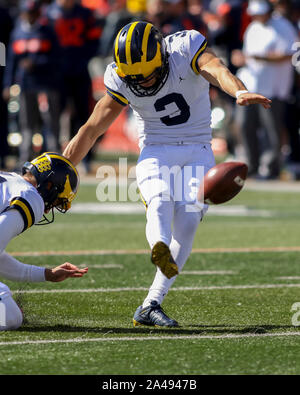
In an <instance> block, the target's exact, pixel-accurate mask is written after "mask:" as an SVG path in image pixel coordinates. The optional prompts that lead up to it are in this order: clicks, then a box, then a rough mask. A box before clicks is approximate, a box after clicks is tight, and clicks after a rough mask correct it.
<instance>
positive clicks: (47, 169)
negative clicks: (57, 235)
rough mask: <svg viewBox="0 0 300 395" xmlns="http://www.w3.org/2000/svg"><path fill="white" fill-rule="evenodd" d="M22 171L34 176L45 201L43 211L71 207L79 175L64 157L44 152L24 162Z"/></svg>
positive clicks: (62, 209)
mask: <svg viewBox="0 0 300 395" xmlns="http://www.w3.org/2000/svg"><path fill="white" fill-rule="evenodd" d="M22 172H23V174H25V173H27V172H30V173H31V174H33V176H34V177H35V179H36V182H37V186H36V189H37V191H38V193H39V194H40V195H41V197H42V198H43V200H44V203H45V213H48V212H49V211H50V210H52V211H53V209H54V208H56V209H57V210H58V211H60V212H62V213H65V212H66V211H67V210H68V209H69V208H70V207H71V202H72V201H73V199H74V198H75V196H76V193H77V190H78V185H79V176H78V172H77V170H76V168H75V167H74V166H73V165H72V163H71V162H70V161H68V160H67V159H66V158H65V157H63V156H62V155H60V154H57V153H54V152H46V153H44V154H42V155H40V156H39V157H37V158H35V159H34V160H33V161H31V162H26V163H25V164H24V166H23V168H22ZM52 220H53V217H52ZM46 222H48V223H49V222H52V221H46Z"/></svg>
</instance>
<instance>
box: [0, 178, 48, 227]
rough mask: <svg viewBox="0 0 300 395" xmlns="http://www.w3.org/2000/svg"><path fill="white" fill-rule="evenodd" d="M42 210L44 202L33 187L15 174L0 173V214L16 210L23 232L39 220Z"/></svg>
mask: <svg viewBox="0 0 300 395" xmlns="http://www.w3.org/2000/svg"><path fill="white" fill-rule="evenodd" d="M44 208H45V205H44V201H43V199H42V197H41V195H40V194H39V193H38V191H37V189H36V188H35V187H34V186H33V185H31V184H30V183H29V182H27V181H26V180H24V178H23V177H21V176H19V175H18V174H16V173H5V172H0V214H1V213H2V212H4V211H6V210H9V209H16V210H17V211H18V212H19V213H20V214H21V216H22V218H23V221H24V229H23V231H24V230H26V229H27V228H30V226H32V225H34V224H36V223H38V222H39V221H40V220H41V218H42V216H43V213H44Z"/></svg>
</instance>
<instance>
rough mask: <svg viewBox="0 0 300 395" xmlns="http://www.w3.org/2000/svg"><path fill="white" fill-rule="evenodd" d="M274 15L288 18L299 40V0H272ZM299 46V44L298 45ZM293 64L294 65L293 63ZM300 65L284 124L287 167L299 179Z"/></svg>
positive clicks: (295, 70) (295, 68)
mask: <svg viewBox="0 0 300 395" xmlns="http://www.w3.org/2000/svg"><path fill="white" fill-rule="evenodd" d="M272 4H273V7H274V15H276V16H277V17H278V18H280V17H284V18H287V19H289V20H290V22H291V23H292V24H293V25H294V27H295V29H296V31H297V32H298V39H297V41H298V42H299V41H300V1H299V0H273V1H272ZM298 48H299V46H298ZM294 66H295V65H294ZM299 114H300V67H294V84H293V88H292V92H291V95H290V97H289V98H288V101H287V106H286V112H285V117H284V124H285V126H286V128H287V131H288V138H289V143H290V152H289V155H288V157H287V169H288V170H289V171H290V173H291V175H292V176H293V177H294V178H295V179H300V136H299V128H300V116H299Z"/></svg>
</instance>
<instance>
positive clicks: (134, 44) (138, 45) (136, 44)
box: [130, 23, 147, 63]
mask: <svg viewBox="0 0 300 395" xmlns="http://www.w3.org/2000/svg"><path fill="white" fill-rule="evenodd" d="M146 26H147V25H146V24H145V23H138V24H137V25H136V27H135V31H137V32H138V36H139V37H140V38H139V39H138V40H131V46H130V49H131V61H132V63H138V62H140V61H141V60H142V56H143V57H144V55H145V52H144V51H143V44H142V43H143V42H144V40H145V29H146ZM137 32H136V33H137ZM136 49H137V50H136Z"/></svg>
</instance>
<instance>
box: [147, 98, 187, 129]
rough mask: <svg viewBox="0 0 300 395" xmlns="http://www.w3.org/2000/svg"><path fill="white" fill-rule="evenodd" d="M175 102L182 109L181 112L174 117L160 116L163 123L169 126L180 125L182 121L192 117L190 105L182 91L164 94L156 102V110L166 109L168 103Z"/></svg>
mask: <svg viewBox="0 0 300 395" xmlns="http://www.w3.org/2000/svg"><path fill="white" fill-rule="evenodd" d="M171 103H175V104H176V106H177V107H178V110H180V113H179V114H178V115H176V116H174V117H170V116H169V115H167V116H165V117H162V118H160V120H161V121H162V123H164V124H165V125H167V126H174V125H180V124H181V123H185V122H187V120H188V119H189V118H190V116H191V113H190V106H189V105H188V104H187V102H186V101H185V98H184V97H183V96H182V95H181V94H180V93H170V94H169V95H167V96H164V97H162V98H160V99H158V100H156V102H155V103H154V107H155V110H156V111H157V112H159V111H164V110H165V109H166V106H167V105H168V104H171Z"/></svg>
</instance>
